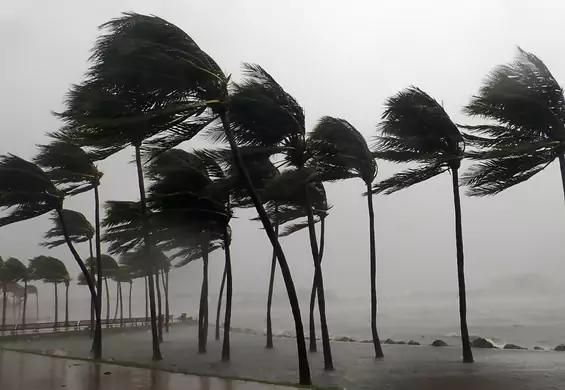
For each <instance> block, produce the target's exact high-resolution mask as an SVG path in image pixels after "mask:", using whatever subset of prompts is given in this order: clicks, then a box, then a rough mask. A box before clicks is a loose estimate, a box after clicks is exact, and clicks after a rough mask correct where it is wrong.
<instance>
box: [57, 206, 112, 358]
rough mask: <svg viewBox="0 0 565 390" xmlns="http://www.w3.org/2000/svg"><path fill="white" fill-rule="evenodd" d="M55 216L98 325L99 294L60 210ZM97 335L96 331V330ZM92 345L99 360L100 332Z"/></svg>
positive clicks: (60, 209)
mask: <svg viewBox="0 0 565 390" xmlns="http://www.w3.org/2000/svg"><path fill="white" fill-rule="evenodd" d="M57 214H58V216H59V221H60V222H61V229H62V230H63V235H64V236H65V241H66V242H67V246H68V247H69V249H70V251H71V253H72V254H73V257H74V258H75V261H76V262H77V263H78V266H79V267H80V270H81V271H82V273H83V275H84V279H85V280H86V284H87V285H88V289H89V290H90V296H91V300H92V301H93V302H94V309H95V312H96V322H97V323H98V322H100V313H101V311H100V294H96V290H95V289H94V282H93V281H92V278H91V277H90V273H89V272H88V269H87V268H86V265H85V264H84V262H83V261H82V259H81V258H80V255H79V254H78V252H77V250H76V248H75V246H74V245H73V242H72V241H71V238H70V236H69V231H68V229H67V224H66V222H65V220H64V219H63V212H62V208H58V209H57ZM98 269H100V268H98ZM99 272H100V271H99ZM97 333H98V329H97ZM94 344H96V346H95V349H94V359H100V358H101V357H102V333H101V332H100V334H99V335H98V334H97V335H95V337H94Z"/></svg>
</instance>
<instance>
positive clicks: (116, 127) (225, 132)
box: [0, 13, 565, 384]
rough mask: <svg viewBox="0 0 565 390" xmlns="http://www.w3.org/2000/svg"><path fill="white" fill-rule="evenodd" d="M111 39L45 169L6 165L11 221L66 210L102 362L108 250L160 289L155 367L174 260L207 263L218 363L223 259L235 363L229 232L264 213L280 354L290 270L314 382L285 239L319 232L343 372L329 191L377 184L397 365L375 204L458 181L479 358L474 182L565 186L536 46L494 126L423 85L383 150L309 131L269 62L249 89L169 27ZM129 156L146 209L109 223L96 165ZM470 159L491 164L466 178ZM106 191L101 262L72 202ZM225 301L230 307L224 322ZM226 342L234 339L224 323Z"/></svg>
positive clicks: (251, 71)
mask: <svg viewBox="0 0 565 390" xmlns="http://www.w3.org/2000/svg"><path fill="white" fill-rule="evenodd" d="M101 28H102V29H103V30H104V33H103V34H102V35H101V36H100V37H99V39H98V40H97V42H96V44H95V46H94V49H93V55H92V57H91V59H90V67H89V69H88V71H87V73H86V77H85V80H84V81H83V82H82V83H81V84H78V85H74V86H72V87H71V89H70V92H69V94H68V97H67V100H66V101H65V109H64V110H63V111H62V112H60V113H58V114H57V116H58V117H59V118H60V119H61V120H62V121H63V122H64V126H63V127H62V128H61V129H60V130H58V131H56V132H53V133H49V134H48V136H49V137H50V139H51V142H50V143H49V144H47V145H44V146H41V147H40V150H39V154H38V156H37V157H36V158H35V159H34V162H33V163H32V162H28V161H25V160H23V159H21V158H19V157H16V156H13V155H7V156H3V157H2V158H1V160H0V191H1V192H2V194H3V196H2V197H0V206H2V207H4V208H6V209H9V213H8V215H7V216H6V217H4V218H0V225H6V224H9V223H13V222H17V221H20V220H24V219H29V218H33V217H36V216H38V215H42V214H45V213H47V212H50V211H52V210H54V211H55V213H56V216H57V221H58V226H59V227H60V233H61V234H60V235H59V237H61V239H60V243H61V244H62V243H66V244H67V245H68V246H69V248H70V250H71V252H72V254H73V256H74V258H75V260H76V261H77V263H78V264H79V266H80V268H81V270H82V272H83V273H84V278H85V283H86V284H87V285H88V286H89V289H90V293H91V296H92V301H93V308H94V317H95V319H96V327H95V328H96V334H95V337H94V342H93V350H94V356H95V358H100V356H101V351H102V350H101V341H102V340H101V333H100V306H101V295H102V294H101V292H102V285H101V284H102V279H103V274H102V269H103V267H102V253H101V242H106V243H107V244H108V252H109V253H110V254H113V255H121V256H122V257H123V258H125V259H127V258H129V259H132V260H131V262H132V263H135V264H136V267H138V269H140V270H142V271H141V275H143V277H144V278H145V280H146V281H147V291H148V293H147V294H148V302H149V316H150V317H151V330H152V332H151V333H152V346H153V358H154V359H155V360H159V359H161V351H160V345H159V341H160V338H161V339H162V333H160V332H159V330H160V329H162V326H160V325H162V324H159V319H161V318H162V316H157V310H158V309H157V308H156V306H158V307H162V303H161V299H160V297H161V293H160V291H159V289H160V286H161V285H162V286H164V288H165V290H168V282H166V281H167V279H168V277H167V276H166V275H168V271H169V266H170V264H171V261H177V262H176V265H177V266H183V265H185V264H187V263H189V262H192V261H194V260H196V259H202V262H203V278H202V289H201V299H200V309H199V329H198V341H199V342H198V344H199V352H201V353H204V352H206V341H207V332H208V317H209V315H208V312H209V310H208V277H209V275H208V261H209V254H210V253H211V252H212V251H214V250H216V249H223V251H224V255H225V256H224V258H225V266H224V272H223V276H222V284H221V286H225V290H226V305H225V311H224V321H223V322H224V324H223V325H224V335H223V348H222V360H229V358H230V349H229V329H230V320H231V296H232V287H233V286H232V285H233V280H232V273H231V267H232V265H231V254H230V250H229V249H230V243H231V240H232V239H233V237H232V231H231V229H230V226H229V223H230V220H231V217H232V215H233V210H234V209H235V208H246V207H254V208H255V210H256V211H257V214H258V216H257V218H256V219H257V220H259V221H260V222H261V224H262V227H263V228H264V230H265V232H266V234H267V236H268V238H269V240H270V241H271V244H272V247H273V253H272V261H271V272H270V283H269V291H268V299H267V347H268V348H271V347H272V346H273V340H272V321H271V317H270V312H271V303H272V291H273V283H274V281H275V270H276V265H277V264H278V266H279V269H280V271H281V274H282V277H283V281H284V283H285V287H286V290H287V293H288V298H289V302H290V306H291V310H292V314H293V317H294V322H295V333H296V342H297V350H298V363H299V375H300V383H302V384H310V383H311V378H310V369H309V363H308V355H307V348H306V342H305V332H304V327H303V323H302V316H301V313H300V307H299V304H298V298H297V294H296V289H295V286H294V283H293V279H292V275H291V270H290V268H289V266H288V263H287V260H286V256H285V253H284V251H283V248H282V247H281V245H280V242H279V237H281V236H286V235H289V234H293V233H296V232H298V231H301V230H303V229H307V231H308V236H309V244H310V245H309V246H310V248H309V249H310V252H311V255H312V260H313V266H314V278H313V281H312V293H311V299H310V307H309V309H310V312H309V318H310V327H309V330H310V335H309V336H310V337H309V339H310V350H311V351H315V350H316V336H315V331H316V326H315V324H314V308H315V303H316V301H317V303H318V311H319V317H320V328H321V336H322V337H321V338H322V347H323V357H324V366H325V368H326V369H327V370H332V369H333V361H332V355H331V344H330V342H329V331H328V324H327V320H326V314H325V312H326V307H325V295H324V285H323V272H322V257H323V251H324V232H325V229H326V217H327V215H328V213H329V211H330V209H331V206H330V205H329V204H328V201H327V196H326V191H325V188H324V183H326V182H335V181H340V180H347V179H352V178H359V179H361V180H363V182H364V184H365V189H366V190H365V193H364V195H365V196H366V197H367V209H368V223H369V231H370V235H369V247H370V258H369V264H370V280H371V289H370V290H371V291H370V307H371V332H372V339H373V346H374V352H375V357H377V358H382V357H383V351H382V348H381V345H380V341H379V336H378V332H377V294H376V248H375V240H376V238H375V228H374V219H375V216H374V210H373V194H378V193H385V194H391V193H394V192H396V191H399V190H402V189H406V188H408V187H410V186H412V185H414V184H417V183H420V182H423V181H426V180H428V179H431V178H433V177H435V176H437V175H439V174H441V173H444V172H447V171H449V172H450V173H451V175H452V191H453V196H454V209H455V243H456V249H457V270H458V286H459V307H460V322H461V336H462V337H461V339H462V348H463V360H464V361H465V362H472V361H473V356H472V352H471V349H470V344H469V333H468V329H467V321H466V299H465V277H464V256H463V255H464V251H463V235H462V220H461V202H460V193H459V187H460V185H461V184H463V185H465V186H468V188H469V194H470V195H476V196H483V195H490V194H496V193H498V192H500V191H502V190H504V189H506V188H509V187H511V186H513V185H516V184H518V183H521V182H523V181H525V180H527V179H528V178H530V177H532V176H533V175H534V174H535V173H538V172H540V171H541V170H543V169H544V168H545V167H546V166H547V165H549V163H551V162H552V161H553V160H554V159H555V158H557V159H558V160H559V162H560V167H561V172H562V177H563V182H564V185H565V158H564V157H563V153H564V151H565V149H563V148H564V146H563V142H562V141H563V138H565V131H564V124H565V117H564V115H565V114H564V113H565V102H564V99H563V91H562V89H561V88H560V87H559V85H558V83H557V82H556V81H555V79H554V78H553V76H552V75H551V73H550V72H549V70H548V69H547V68H546V67H545V65H544V64H543V63H542V62H541V61H540V60H539V59H538V58H537V57H535V56H534V55H532V54H530V53H527V52H524V51H522V50H520V53H519V57H518V58H517V60H516V62H514V63H512V64H510V65H505V66H501V67H498V68H496V69H495V70H494V71H493V72H492V73H491V74H490V75H489V76H488V78H487V80H486V81H485V83H484V85H483V87H482V88H481V89H480V91H479V93H478V94H477V95H476V96H474V97H473V99H472V100H471V102H470V104H469V105H468V106H466V107H465V112H466V113H467V114H469V115H471V116H475V117H479V118H482V119H484V120H486V121H487V124H481V125H474V126H462V125H457V124H455V123H454V122H453V121H452V120H451V118H450V117H449V116H448V114H447V113H446V112H445V110H444V109H443V107H442V105H441V104H439V103H438V102H437V101H436V100H435V99H434V98H432V97H431V96H429V95H428V94H426V93H425V92H424V91H422V90H420V89H418V88H416V87H410V88H407V89H405V90H402V91H401V92H399V93H398V94H396V95H394V96H392V97H391V98H389V99H388V100H387V101H386V102H385V111H384V114H383V115H382V121H381V122H380V124H379V126H378V133H377V137H376V143H375V146H374V148H370V147H369V146H368V144H367V142H366V140H365V138H364V137H363V136H362V134H361V133H360V132H359V131H358V130H357V129H355V127H354V126H353V125H352V124H351V123H349V122H348V121H346V120H344V119H340V118H333V117H323V118H322V119H320V120H319V121H318V123H317V124H316V126H315V127H314V129H312V130H311V131H309V132H308V131H306V126H305V114H304V110H303V109H302V107H301V106H300V105H299V104H298V102H297V101H296V100H295V99H294V98H293V97H292V96H291V95H290V94H289V93H288V92H286V91H285V90H284V89H283V87H282V86H280V85H279V84H278V83H277V82H276V80H275V79H274V78H273V77H272V76H271V75H269V74H268V73H267V72H266V71H265V70H264V69H263V68H262V67H260V66H258V65H252V64H245V65H244V69H243V70H244V74H243V80H242V81H240V82H234V81H232V80H231V79H230V77H229V76H228V75H226V74H224V73H223V72H222V70H221V67H220V66H219V65H218V64H217V63H216V62H215V61H214V60H213V59H212V58H211V57H210V56H209V55H208V54H207V53H205V52H204V51H203V50H202V49H200V48H199V47H198V46H197V44H196V43H195V42H194V41H193V40H192V39H191V38H190V37H189V36H188V35H187V34H186V33H185V32H184V31H182V30H181V29H179V28H178V27H176V26H174V25H172V24H171V23H169V22H167V21H165V20H163V19H160V18H158V17H154V16H145V15H139V14H135V13H126V14H123V15H122V16H120V17H118V18H116V19H113V20H111V21H109V22H107V23H105V24H104V25H102V26H101ZM461 129H463V131H462V130H461ZM199 134H203V135H204V136H205V137H206V138H207V139H208V140H209V141H211V142H213V143H215V144H220V145H219V146H217V147H215V148H211V149H206V150H193V151H191V152H188V151H186V150H184V149H180V148H178V146H179V145H181V144H182V143H183V142H185V141H189V140H191V139H192V138H194V137H195V136H197V135H199ZM224 145H225V146H224ZM128 146H133V148H134V152H135V163H136V167H137V178H138V190H139V200H135V201H110V202H107V204H106V214H105V217H104V219H103V220H101V213H100V199H99V196H98V187H99V185H100V181H101V178H102V173H101V172H99V171H98V169H97V167H96V162H97V161H101V160H104V159H106V158H107V157H109V156H111V155H113V154H115V153H117V152H118V151H121V150H123V149H125V148H127V147H128ZM466 146H468V148H466ZM376 159H380V160H385V161H391V162H394V163H405V164H408V168H407V169H405V170H403V171H401V172H399V173H397V174H395V175H393V176H392V177H390V178H387V179H385V180H382V181H379V182H375V179H376V176H377V164H376ZM463 159H471V160H476V161H478V162H477V163H475V164H474V165H473V166H472V167H471V169H470V170H469V171H467V172H465V173H464V174H463V175H462V178H461V179H460V177H459V176H460V173H459V170H460V166H461V161H462V160H463ZM147 184H148V185H147ZM90 190H93V192H94V211H95V225H94V229H93V231H94V244H95V245H94V246H95V247H96V255H95V256H94V255H92V254H91V259H92V261H91V263H90V264H87V263H85V262H84V261H83V260H82V259H81V257H80V256H79V254H78V252H77V251H76V249H75V248H74V243H76V242H79V241H77V239H76V237H73V235H72V234H71V232H70V230H69V227H68V225H69V223H68V221H66V220H65V217H64V213H65V211H64V210H65V209H64V208H63V200H64V198H65V197H66V196H73V195H76V194H79V193H83V192H86V191H90ZM317 223H318V224H319V225H320V234H319V235H318V234H317V232H316V228H315V225H316V224H317ZM102 227H104V232H102V230H101V228H102ZM90 237H91V238H92V234H91V236H90ZM88 240H89V239H87V241H88ZM90 240H91V239H90ZM91 247H92V245H91ZM94 260H95V261H94ZM89 265H90V268H91V270H90V272H89V269H88V268H89ZM95 275H96V276H95ZM160 278H161V280H162V283H159V279H160ZM95 281H96V286H95V284H94V283H95ZM224 281H225V282H224ZM166 292H167V291H166ZM165 296H167V294H165ZM220 297H222V294H220ZM220 299H221V298H220ZM220 305H221V300H220V302H218V310H217V320H216V323H217V324H218V325H219V323H220V322H221V321H219V314H218V313H220V311H221V310H220ZM167 318H168V316H167ZM216 334H217V335H218V336H219V328H218V330H217V331H216ZM160 336H161V337H160Z"/></svg>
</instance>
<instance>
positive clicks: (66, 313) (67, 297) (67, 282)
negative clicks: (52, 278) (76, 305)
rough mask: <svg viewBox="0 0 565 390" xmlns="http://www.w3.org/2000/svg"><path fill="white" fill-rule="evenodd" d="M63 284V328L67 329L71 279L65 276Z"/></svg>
mask: <svg viewBox="0 0 565 390" xmlns="http://www.w3.org/2000/svg"><path fill="white" fill-rule="evenodd" d="M63 283H64V284H65V327H66V328H68V327H69V287H70V286H71V278H70V277H69V276H68V275H67V278H66V279H65V280H64V281H63Z"/></svg>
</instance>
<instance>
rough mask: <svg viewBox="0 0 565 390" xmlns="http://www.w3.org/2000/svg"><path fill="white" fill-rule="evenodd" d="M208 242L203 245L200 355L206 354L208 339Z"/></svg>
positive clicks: (199, 315)
mask: <svg viewBox="0 0 565 390" xmlns="http://www.w3.org/2000/svg"><path fill="white" fill-rule="evenodd" d="M208 245H209V244H208V240H207V239H204V240H203V243H202V288H201V290H200V308H199V310H198V353H206V344H207V339H208V319H207V317H208Z"/></svg>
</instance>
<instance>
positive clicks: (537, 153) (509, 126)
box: [463, 48, 565, 196]
mask: <svg viewBox="0 0 565 390" xmlns="http://www.w3.org/2000/svg"><path fill="white" fill-rule="evenodd" d="M518 50H519V53H518V57H517V58H516V60H515V61H514V62H512V63H510V64H508V65H502V66H498V67H497V68H495V69H494V71H492V72H491V73H490V74H489V76H488V77H487V78H486V80H485V82H484V84H483V86H482V87H481V89H480V90H479V93H478V94H477V95H476V96H473V98H472V99H471V102H470V103H469V104H468V105H467V106H466V107H465V109H464V111H465V113H466V114H467V115H470V116H473V117H479V118H481V119H486V120H488V122H489V123H488V124H481V125H478V126H464V127H465V128H466V129H469V130H470V131H471V132H472V133H473V134H472V135H471V134H467V135H465V136H466V140H467V142H468V143H469V144H471V145H472V146H476V147H478V148H479V151H478V152H471V153H469V157H471V158H474V159H480V160H483V161H482V162H480V163H478V164H476V165H473V166H472V167H471V169H470V170H469V172H467V173H466V174H465V175H464V176H463V181H464V183H465V184H466V185H468V186H469V188H470V189H469V192H468V194H469V195H471V196H485V195H494V194H497V193H499V192H501V191H504V190H505V189H507V188H510V187H512V186H514V185H516V184H519V183H522V182H524V181H526V180H528V179H529V178H530V177H532V176H534V175H535V174H536V173H538V172H541V171H542V170H543V169H545V168H546V167H547V166H549V164H551V163H552V162H553V161H554V160H555V159H557V160H558V161H559V168H560V170H561V180H562V182H563V191H564V193H565V156H564V152H565V148H564V147H563V143H564V142H565V131H564V130H565V115H564V114H563V113H564V112H565V98H564V97H563V88H562V87H561V86H560V85H559V83H558V82H557V80H556V79H555V78H554V77H553V75H552V74H551V72H550V71H549V69H548V68H547V66H546V65H545V64H544V63H543V62H542V61H541V60H540V59H539V58H538V57H536V56H535V55H534V54H532V53H528V52H526V51H524V50H522V49H520V48H519V49H518Z"/></svg>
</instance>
